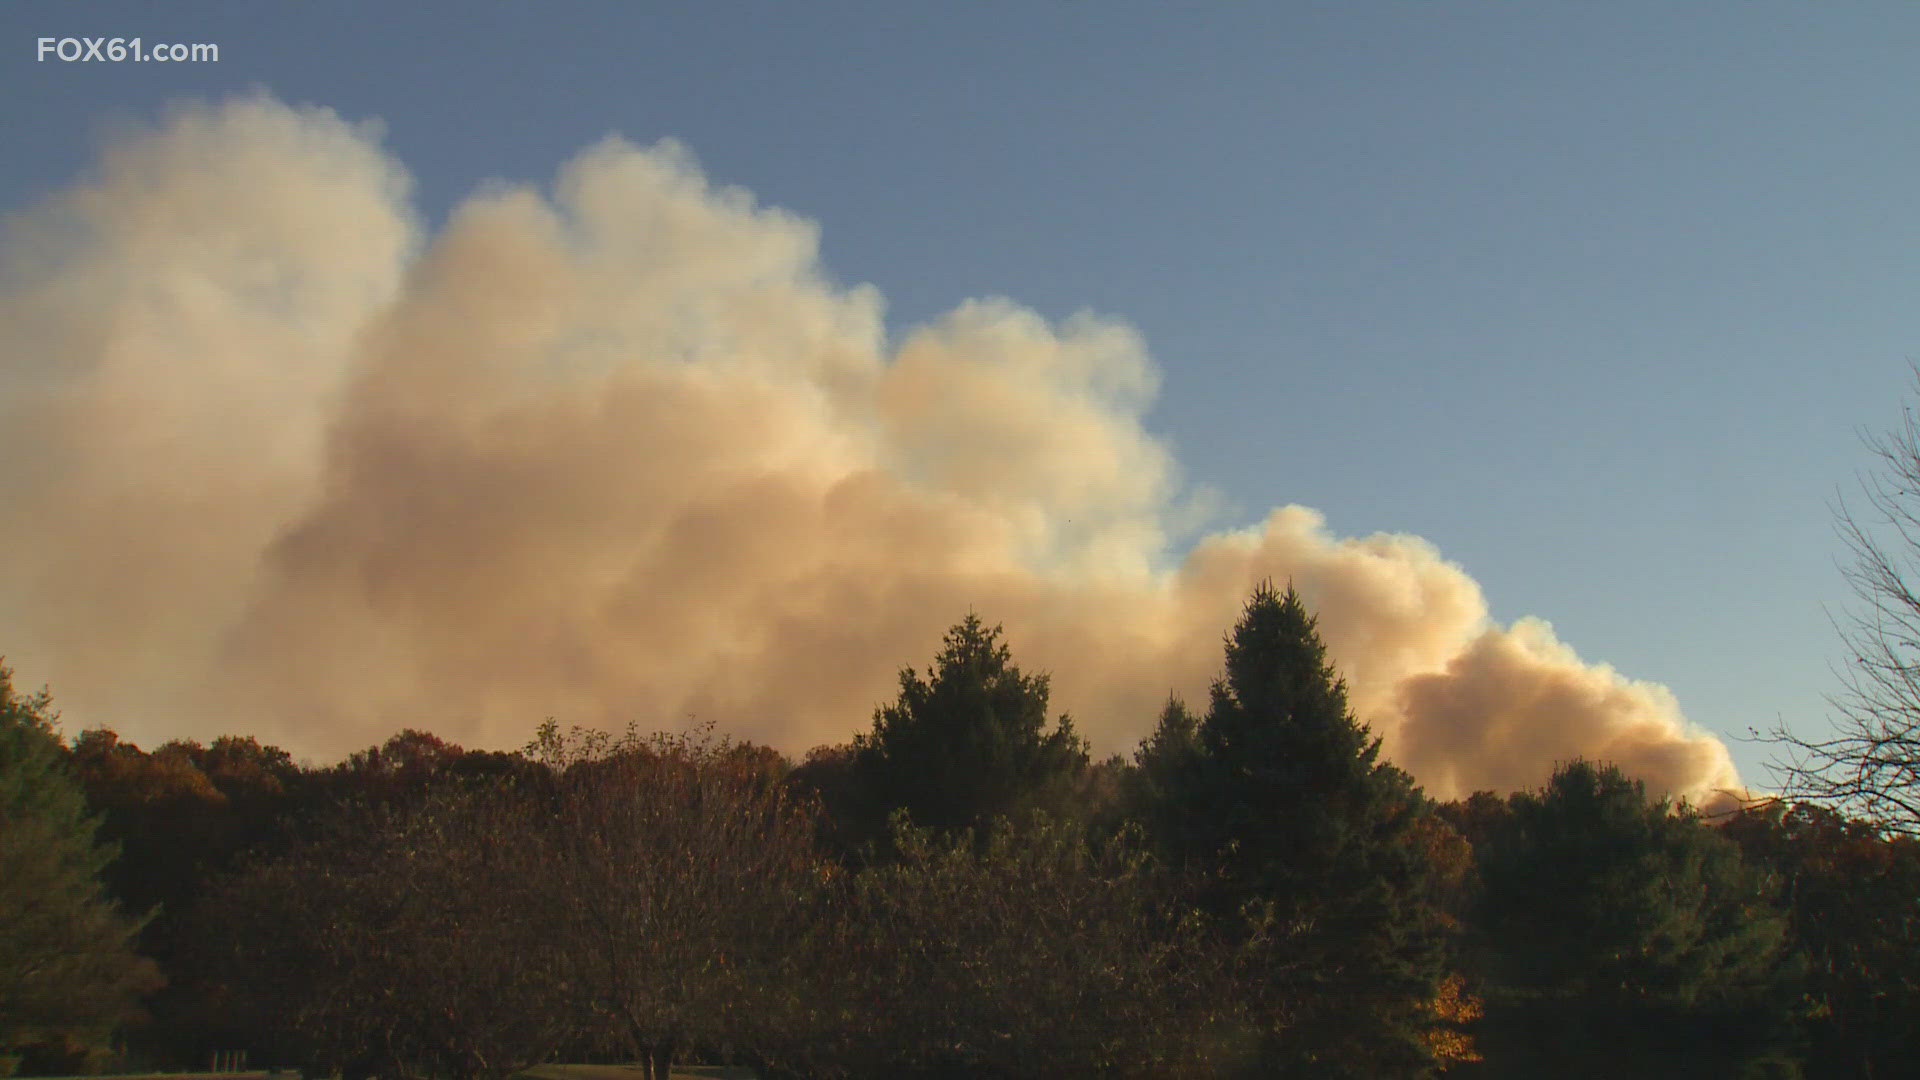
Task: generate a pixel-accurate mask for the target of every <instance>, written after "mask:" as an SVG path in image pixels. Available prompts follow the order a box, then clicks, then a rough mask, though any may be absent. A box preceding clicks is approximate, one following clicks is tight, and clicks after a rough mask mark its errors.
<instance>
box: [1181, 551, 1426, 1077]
mask: <svg viewBox="0 0 1920 1080" xmlns="http://www.w3.org/2000/svg"><path fill="white" fill-rule="evenodd" d="M1169 715H1172V720H1171V721H1168V720H1167V719H1166V718H1165V717H1163V724H1162V726H1163V728H1168V730H1167V731H1166V732H1165V734H1166V735H1167V736H1168V739H1169V740H1171V741H1170V743H1169V745H1177V744H1178V742H1179V739H1178V736H1179V731H1178V730H1177V729H1178V727H1179V723H1178V721H1179V717H1178V716H1177V715H1176V714H1175V710H1172V709H1170V710H1169ZM1169 723H1171V724H1172V726H1171V727H1170V728H1169V727H1168V725H1169ZM1194 744H1195V747H1194V749H1193V750H1192V751H1191V752H1184V753H1180V754H1178V755H1176V756H1177V757H1178V758H1180V759H1182V760H1183V761H1184V764H1183V765H1182V767H1181V768H1180V769H1179V770H1177V771H1175V772H1172V773H1171V774H1170V775H1171V776H1180V775H1184V777H1185V780H1184V782H1179V783H1175V784H1173V785H1172V790H1170V791H1169V792H1168V795H1167V798H1168V799H1169V800H1171V802H1172V806H1171V807H1169V810H1170V813H1166V814H1163V815H1162V817H1163V818H1165V819H1170V821H1171V822H1173V823H1177V824H1171V825H1167V824H1163V825H1162V826H1161V832H1162V836H1163V842H1164V843H1166V844H1167V846H1169V847H1170V848H1171V849H1173V854H1174V856H1175V857H1176V858H1177V859H1178V860H1180V861H1181V862H1183V863H1185V865H1186V866H1187V867H1188V868H1189V870H1190V871H1192V872H1194V873H1195V875H1196V876H1197V877H1198V878H1200V879H1201V880H1203V881H1204V882H1205V884H1204V886H1202V888H1201V896H1202V900H1203V903H1205V905H1206V906H1207V907H1209V908H1210V909H1212V910H1213V911H1214V912H1215V914H1216V916H1218V917H1219V918H1221V919H1222V920H1223V925H1232V924H1233V923H1234V921H1235V920H1240V921H1241V922H1240V925H1241V926H1242V927H1243V928H1244V929H1243V930H1242V933H1244V934H1245V935H1246V941H1247V946H1248V949H1249V950H1250V951H1249V955H1250V956H1252V957H1255V958H1257V959H1256V960H1255V961H1254V962H1255V963H1256V964H1257V966H1258V967H1259V968H1260V971H1258V972H1257V973H1256V977H1255V978H1254V980H1253V984H1254V985H1255V986H1256V987H1257V988H1258V989H1257V992H1258V993H1259V994H1261V995H1262V996H1263V999H1264V1000H1263V1001H1262V1002H1261V1004H1260V1011H1262V1012H1264V1013H1265V1014H1266V1015H1267V1016H1269V1018H1270V1026H1269V1033H1268V1037H1267V1047H1266V1051H1265V1053H1264V1055H1263V1056H1264V1058H1265V1062H1264V1066H1263V1071H1265V1072H1268V1073H1281V1074H1287V1075H1295V1074H1298V1075H1314V1076H1340V1075H1352V1076H1369V1077H1383V1076H1418V1075H1422V1074H1424V1073H1426V1072H1427V1071H1429V1070H1430V1068H1431V1065H1432V1054H1431V1050H1430V1047H1429V1044H1428V1041H1427V1040H1426V1039H1424V1038H1423V1032H1425V1031H1426V1030H1427V1029H1428V1028H1429V1027H1430V1026H1431V1021H1432V1017H1433V1013H1432V1003H1433V1002H1434V1001H1435V1000H1436V999H1437V997H1438V995H1439V992H1440V987H1441V979H1442V976H1443V974H1444V971H1443V961H1444V957H1445V940H1446V934H1445V917H1444V915H1443V913H1442V911H1441V908H1440V905H1439V899H1438V892H1437V887H1436V883H1435V880H1434V873H1433V868H1432V867H1431V866H1430V865H1429V862H1428V857H1427V848H1428V845H1427V844H1426V843H1425V839H1424V838H1425V835H1426V833H1428V832H1429V831H1430V828H1429V827H1430V826H1431V825H1433V824H1434V823H1432V822H1429V821H1428V820H1427V818H1428V816H1429V814H1430V809H1429V807H1428V804H1427V802H1426V800H1425V798H1424V797H1423V796H1422V795H1421V794H1420V792H1419V791H1418V789H1416V788H1415V787H1414V786H1413V782H1412V780H1411V778H1410V777H1408V776H1407V774H1406V773H1404V772H1402V771H1401V770H1399V769H1397V768H1394V767H1393V766H1391V765H1389V764H1386V763H1384V762H1382V761H1380V760H1379V756H1380V740H1379V739H1378V738H1375V737H1374V736H1373V735H1372V734H1371V732H1370V731H1369V730H1368V728H1367V726H1366V725H1365V724H1362V723H1360V722H1359V721H1358V720H1357V719H1356V718H1355V717H1354V715H1353V713H1352V711H1351V709H1350V708H1349V707H1348V704H1347V691H1346V684H1345V683H1344V682H1343V681H1342V680H1341V679H1340V677H1339V676H1338V674H1337V673H1336V672H1335V670H1334V668H1333V665H1332V664H1331V663H1329V662H1328V660H1327V656H1326V646H1325V644H1324V643H1323V642H1322V641H1321V639H1320V636H1319V633H1318V631H1317V629H1316V625H1315V619H1314V617H1313V615H1312V614H1311V613H1309V612H1308V611H1307V608H1306V605H1305V604H1304V603H1303V602H1302V600H1301V599H1300V595H1299V594H1298V593H1297V592H1295V591H1294V589H1293V588H1292V587H1291V586H1289V587H1288V588H1287V590H1286V592H1285V593H1284V594H1283V593H1280V592H1278V591H1276V590H1275V589H1274V588H1273V586H1272V584H1271V583H1268V584H1263V585H1262V586H1261V587H1260V588H1259V589H1257V590H1256V591H1255V592H1254V594H1253V597H1252V599H1251V600H1249V601H1248V603H1247V605H1246V609H1245V611H1244V613H1243V614H1242V616H1241V619H1240V622H1239V624H1238V625H1237V626H1235V627H1234V629H1233V632H1232V633H1231V634H1230V635H1229V636H1228V638H1227V642H1226V671H1225V673H1224V675H1223V676H1222V677H1221V678H1220V679H1218V680H1216V681H1215V683H1214V685H1213V689H1212V700H1211V703H1210V705H1209V708H1208V710H1207V713H1206V715H1205V717H1203V718H1202V719H1201V721H1200V723H1199V725H1198V728H1197V730H1196V732H1195V738H1194ZM1149 749H1150V750H1155V753H1154V754H1151V755H1149V757H1150V758H1154V757H1156V756H1157V755H1158V750H1156V749H1155V748H1154V747H1149ZM1143 764H1145V762H1144V761H1143ZM1162 783H1163V784H1164V783H1166V781H1164V780H1163V781H1162Z"/></svg>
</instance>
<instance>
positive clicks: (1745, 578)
mask: <svg viewBox="0 0 1920 1080" xmlns="http://www.w3.org/2000/svg"><path fill="white" fill-rule="evenodd" d="M98 35H107V36H113V35H118V36H125V37H134V36H140V37H143V38H145V39H147V40H148V41H182V42H211V43H215V44H217V45H218V46H219V51H220V58H219V61H218V62H217V63H201V64H180V65H156V64H128V63H123V64H109V63H59V62H52V61H47V62H40V61H37V60H36V57H35V53H36V41H37V39H38V38H39V37H41V36H55V37H61V36H98ZM1916 60H1920V8H1916V7H1914V6H1913V5H1910V4H1849V5H1811V4H1803V3H1802V4H1773V3H1759V2H1741V3H1701V4H1685V5H1676V4H1653V5H1649V4H1571V3H1568V4H1561V3H1536V4H1525V5H1521V4H1478V3H1452V4H1438V3H1418V4H1413V3H1409V4H1379V3H1344V4H1330V3H1328V4H1320V3H1315V4H1296V3H1271V4H1240V3H1227V2H1224V0H1223V2H1215V3H1180V4H1174V3H1155V4H1135V3H1111V2H1094V0H1077V2H1064V0H1063V2H1034V0H1023V2H1018V3H979V2H970V3H953V4H939V5H936V4H897V3H872V4H845V3H827V2H817V0H816V2H810V3H798V4H796V3H726V2H710V3H677V4H666V3H608V4H569V3H552V4H539V5H534V4H525V5H521V4H508V5H496V4H458V5H450V4H370V3H330V4H310V5H298V6H295V5H272V4H267V5H263V4H257V3H247V4H206V3H169V4H165V5H148V4H113V3H76V4H67V3H61V4H50V3H20V2H9V3H6V4H5V5H4V6H0V147H4V152H3V153H0V206H4V207H8V208H18V207H21V206H24V205H27V204H28V203H30V202H31V201H32V200H34V199H36V198H37V197H40V196H43V195H45V194H47V193H49V192H51V191H53V190H55V189H56V188H57V187H59V186H60V185H62V184H63V183H65V182H67V181H68V180H70V179H71V178H72V177H73V176H74V175H75V174H76V173H77V172H78V171H80V170H82V169H84V168H85V167H86V166H87V164H88V163H89V161H90V160H91V158H92V155H93V152H94V148H95V147H96V146H97V144H98V141H99V139H100V138H101V137H102V133H103V132H104V131H107V130H109V129H110V127H111V125H112V124H113V123H114V122H116V121H124V120H133V121H151V120H153V119H155V118H156V117H157V116H159V115H160V113H161V111H162V110H163V108H164V107H165V105H166V103H167V102H169V101H170V100H173V99H176V98H178V97H181V96H200V97H203V98H213V99H218V98H221V97H224V96H226V95H229V94H233V93H237V92H244V91H248V90H251V89H257V88H264V89H265V90H267V91H268V92H270V93H271V94H273V95H274V96H276V97H278V98H280V99H281V100H284V101H286V102H289V103H291V104H315V105H323V106H326V107H329V108H332V109H334V110H336V111H338V112H339V113H340V114H341V115H342V116H344V117H347V118H349V119H361V118H374V117H377V118H379V119H380V120H381V121H383V122H384V124H385V129H386V135H385V140H384V143H385V146H386V147H387V149H388V150H389V151H390V152H391V153H392V154H394V156H395V157H397V158H398V159H399V160H401V161H403V162H404V163H405V165H406V166H407V168H408V169H409V170H411V172H412V173H413V175H414V178H415V181H416V184H417V190H416V197H417V199H418V202H419V205H420V207H421V208H422V210H423V211H424V213H426V214H427V215H428V216H429V217H430V218H434V219H439V218H443V217H444V216H445V214H446V213H447V212H448V210H449V209H450V208H451V207H452V205H453V204H454V203H455V202H456V201H457V200H459V199H461V198H462V197H464V196H465V195H467V194H468V193H470V192H471V191H472V190H473V188H474V187H475V185H476V183H477V182H478V181H479V180H481V179H484V178H489V177H494V178H504V179H507V180H513V181H529V182H535V183H546V182H547V181H549V180H550V178H551V176H552V174H553V172H554V170H555V168H556V167H557V166H558V165H559V164H560V163H561V162H563V161H565V160H567V159H568V158H569V157H571V156H572V155H573V154H575V153H576V152H577V151H578V150H579V149H580V148H581V147H583V146H586V145H588V144H590V143H592V142H594V141H595V140H597V139H599V138H601V137H602V136H604V135H606V134H608V133H610V132H617V133H620V134H623V135H625V136H626V137H628V138H630V139H632V140H634V141H636V142H639V143H643V144H644V143H648V142H651V141H653V140H655V139H658V138H660V137H665V136H671V137H673V138H676V139H678V140H680V141H681V142H683V143H684V144H686V146H687V147H688V148H689V149H690V150H691V151H692V152H693V154H694V155H696V156H697V157H698V159H699V161H700V162H701V164H702V165H703V167H704V168H705V170H706V171H707V173H708V174H709V175H710V176H711V177H712V178H713V179H714V180H715V181H716V182H718V183H722V184H732V185H739V186H741V187H744V188H746V189H748V190H750V191H751V192H752V193H753V194H754V196H755V197H756V198H757V199H759V200H760V201H761V202H762V203H764V204H768V205H773V206H780V207H785V208H787V209H790V210H792V211H794V212H795V213H797V214H800V215H803V216H805V217H807V218H811V219H813V220H815V221H817V222H819V223H820V226H821V230H822V237H823V255H824V259H825V262H826V264H827V266H828V268H829V270H830V272H831V273H832V274H833V275H834V277H835V278H836V279H837V280H839V281H841V282H843V283H847V284H854V283H862V282H871V283H873V284H874V285H876V286H877V287H878V288H879V289H880V290H881V291H882V292H883V293H884V294H885V296H886V299H887V303H888V309H887V321H888V325H889V326H890V327H893V328H896V329H899V328H905V327H909V326H912V325H915V324H917V323H920V322H922V321H924V320H926V319H929V318H931V317H933V316H935V315H936V314H938V313H940V312H943V311H945V310H948V309H950V308H951V307H953V306H954V305H955V304H957V303H959V302H960V301H962V300H964V299H966V298H969V297H981V296H1005V297H1009V298H1012V299H1014V300H1016V301H1018V302H1019V303H1022V304H1025V305H1028V306H1030V307H1032V308H1034V309H1036V310H1038V311H1039V312H1041V313H1043V314H1045V315H1047V316H1049V317H1053V318H1064V317H1066V316H1068V315H1070V314H1071V313H1073V312H1076V311H1079V310H1082V309H1090V310H1092V311H1094V312H1096V313H1099V314H1102V315H1106V316H1111V317H1114V318H1117V319H1120V320H1123V321H1125V322H1127V323H1130V324H1131V325H1132V326H1134V327H1135V328H1137V329H1138V330H1139V331H1140V333H1141V334H1142V335H1143V336H1144V338H1145V340H1146V342H1147V345H1148V347H1149V349H1150V350H1151V353H1152V355H1153V357H1154V359H1155V360H1156V362H1157V363H1158V364H1159V366H1160V369H1161V371H1162V373H1163V375H1164V384H1163V387H1162V390H1161V393H1160V397H1159V399H1158V403H1157V405H1156V406H1155V407H1154V409H1153V410H1152V411H1151V412H1150V413H1149V414H1148V417H1147V423H1148V427H1149V428H1150V429H1151V430H1152V431H1153V432H1155V433H1157V434H1159V435H1161V436H1163V437H1165V438H1166V439H1167V440H1168V441H1169V442H1170V443H1171V445H1172V447H1173V448H1174V451H1175V453H1176V455H1177V457H1178V458H1179V461H1180V462H1181V465H1182V467H1183V470H1184V473H1185V475H1186V477H1187V479H1188V480H1190V481H1193V482H1198V483H1205V484H1209V485H1212V486H1214V487H1216V488H1218V489H1219V490H1220V491H1221V492H1223V493H1224V494H1225V496H1226V499H1227V504H1228V511H1227V513H1226V521H1227V523H1229V524H1232V523H1246V522H1252V521H1255V520H1258V519H1259V518H1261V517H1262V516H1264V515H1265V513H1266V512H1267V511H1268V510H1269V509H1270V508H1272V507H1275V506H1280V505H1284V504H1288V503H1299V504H1303V505H1306V506H1311V507H1314V508H1317V509H1319V510H1320V511H1322V512H1324V513H1325V515H1326V517H1327V520H1328V525H1329V527H1330V528H1331V529H1332V530H1333V531H1334V532H1336V533H1338V534H1341V535H1364V534H1368V533H1372V532H1375V531H1392V532H1408V533H1413V534H1417V535H1419V536H1422V537H1425V538H1426V539H1428V540H1429V541H1431V542H1433V543H1434V544H1436V545H1437V546H1438V547H1439V548H1440V550H1441V552H1442V553H1443V554H1444V555H1445V556H1447V557H1448V558H1449V559H1452V560H1454V561H1457V562H1458V563H1460V564H1461V565H1462V566H1463V567H1464V568H1465V569H1466V570H1467V571H1468V572H1469V573H1470V574H1471V575H1472V576H1473V577H1474V578H1475V579H1477V580H1478V581H1479V582H1480V584H1481V585H1482V587H1483V588H1484V589H1485V592H1486V594H1487V597H1488V599H1489V602H1490V604H1491V607H1492V611H1493V614H1494V616H1495V617H1496V618H1498V619H1501V620H1511V619H1513V618H1517V617H1519V616H1522V615H1537V616H1540V617H1542V618H1545V619H1547V620H1549V621H1551V622H1552V623H1553V625H1554V627H1555V629H1556V630H1557V631H1558V633H1559V635H1560V637H1561V638H1562V639H1563V640H1565V641H1567V642H1569V643H1571V644H1573V645H1574V646H1576V647H1577V648H1578V649H1579V650H1580V652H1581V655H1582V656H1583V657H1585V658H1587V659H1588V660H1593V661H1605V662H1609V663H1612V664H1614V665H1615V666H1616V667H1618V668H1619V669H1621V670H1622V671H1623V672H1625V673H1627V674H1629V675H1631V676H1633V677H1635V678H1640V679H1650V680H1654V681H1658V682H1661V683H1664V684H1666V685H1667V686H1669V687H1671V688H1672V690H1673V691H1674V692H1675V694H1677V695H1678V698H1679V700H1680V702H1681V704H1682V706H1683V707H1684V708H1685V710H1686V712H1687V714H1688V716H1689V717H1691V718H1692V719H1693V720H1694V721H1695V722H1697V723H1699V724H1701V725H1703V726H1705V727H1707V728H1708V729H1711V730H1714V731H1718V732H1721V733H1724V734H1727V735H1738V734H1740V733H1742V732H1744V731H1745V730H1746V728H1747V727H1749V726H1760V727H1765V726H1767V725H1769V724H1771V723H1772V722H1774V720H1775V719H1776V717H1780V718H1784V719H1785V720H1787V721H1788V722H1790V723H1792V724H1794V725H1796V726H1805V727H1812V726H1816V725H1818V724H1820V723H1821V722H1822V717H1823V716H1824V715H1825V713H1826V707H1825V706H1824V704H1823V702H1822V694H1823V693H1825V692H1828V691H1830V690H1832V689H1833V683H1832V678H1831V675H1830V673H1829V664H1830V663H1831V662H1832V660H1833V659H1834V658H1835V656H1836V655H1837V653H1838V648H1837V645H1836V643H1835V639H1834V635H1833V631H1832V628H1831V627H1830V625H1829V621H1828V614H1827V612H1828V610H1829V609H1833V608H1835V607H1836V606H1837V605H1838V604H1840V603H1842V602H1843V601H1844V600H1845V599H1846V592H1845V587H1844V584H1843V582H1842V580H1841V578H1840V576H1839V573H1838V571H1837V569H1836V560H1837V559H1838V558H1839V557H1840V556H1841V554H1842V550H1841V548H1840V545H1839V544H1838V543H1837V542H1836V540H1835V539H1834V536H1833V531H1832V524H1831V515H1830V512H1829V507H1830V504H1831V503H1832V501H1833V500H1834V498H1835V496H1836V494H1837V493H1839V492H1841V491H1843V490H1846V489H1849V488H1850V485H1851V484H1852V483H1853V477H1854V474H1855V472H1856V470H1858V469H1860V468H1862V467H1864V466H1865V465H1866V464H1867V463H1868V458H1867V455H1866V454H1865V453H1864V451H1863V450H1862V448H1861V446H1860V443H1859V431H1860V430H1861V429H1863V428H1866V429H1879V428H1885V427H1887V426H1889V425H1890V424H1892V423H1894V422H1895V421H1896V420H1897V419H1898V417H1899V408H1900V401H1901V398H1902V397H1903V395H1905V394H1906V393H1907V391H1908V389H1909V387H1908V379H1909V375H1908V372H1907V365H1908V364H1909V363H1910V362H1911V361H1912V360H1913V359H1915V357H1916V356H1917V355H1920V349H1917V346H1920V307H1916V305H1915V304H1914V302H1913V298H1914V296H1915V294H1916V286H1920V269H1917V268H1916V260H1915V255H1914V252H1915V251H1916V243H1915V241H1916V240H1917V239H1920V199H1916V198H1915V197H1914V178H1915V177H1916V176H1920V125H1917V124H1916V122H1915V117H1920V78H1917V77H1916V74H1915V73H1916V70H1917V65H1916ZM901 659H902V660H903V661H904V660H907V659H910V658H907V657H903V658H901ZM56 690H57V688H56ZM1734 755H1735V759H1736V761H1737V762H1739V763H1740V764H1741V766H1742V770H1743V772H1745V773H1746V774H1747V775H1748V776H1749V777H1750V778H1752V779H1755V780H1760V781H1762V782H1764V773H1763V772H1762V771H1761V770H1760V769H1759V768H1758V764H1757V763H1758V762H1759V761H1760V760H1761V759H1762V758H1764V756H1765V752H1764V750H1762V749H1756V748H1753V747H1749V746H1742V745H1738V744H1736V745H1735V747H1734Z"/></svg>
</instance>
